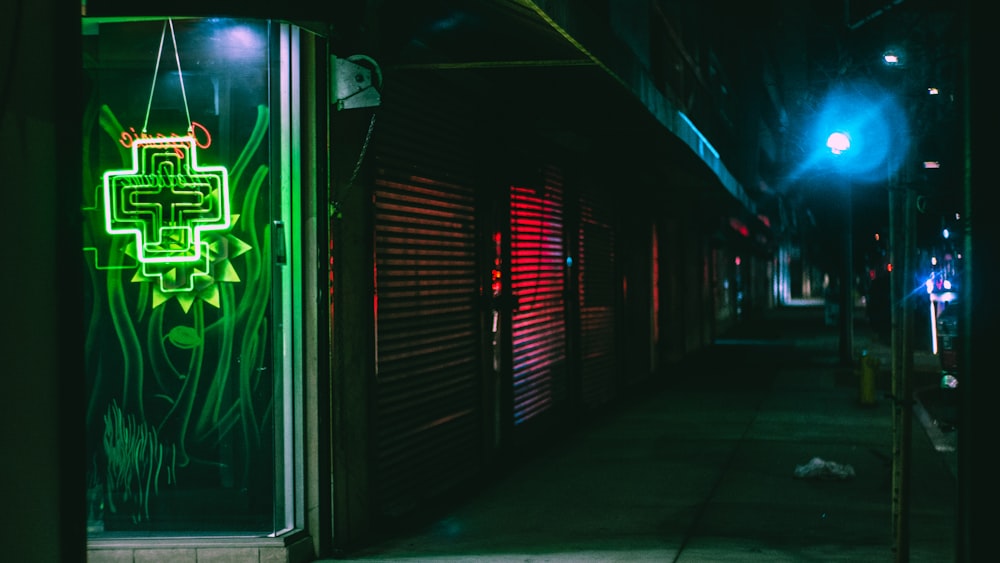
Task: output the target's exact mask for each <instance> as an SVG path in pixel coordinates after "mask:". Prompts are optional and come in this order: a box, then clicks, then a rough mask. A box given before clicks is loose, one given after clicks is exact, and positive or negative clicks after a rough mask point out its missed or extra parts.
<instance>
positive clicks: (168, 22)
mask: <svg viewBox="0 0 1000 563" xmlns="http://www.w3.org/2000/svg"><path fill="white" fill-rule="evenodd" d="M167 25H169V26H170V39H171V41H173V44H174V58H175V59H176V60H177V79H178V80H180V83H181V98H183V99H184V114H185V115H186V116H187V123H188V128H187V132H188V134H191V133H194V125H193V124H192V122H191V111H190V110H189V109H188V100H187V92H186V91H185V90H184V73H183V72H181V54H180V53H179V52H178V51H177V35H176V34H175V33H174V20H173V19H171V18H168V19H167V20H165V21H164V22H163V31H162V32H161V33H160V48H159V49H157V52H156V66H155V67H154V68H153V84H152V85H151V86H150V88H149V102H148V103H147V104H146V119H145V120H144V121H143V122H142V132H143V133H145V132H146V128H147V126H148V125H149V113H150V111H152V109H153V93H154V92H155V91H156V77H157V75H159V73H160V59H161V58H162V57H163V42H164V40H165V39H166V38H167Z"/></svg>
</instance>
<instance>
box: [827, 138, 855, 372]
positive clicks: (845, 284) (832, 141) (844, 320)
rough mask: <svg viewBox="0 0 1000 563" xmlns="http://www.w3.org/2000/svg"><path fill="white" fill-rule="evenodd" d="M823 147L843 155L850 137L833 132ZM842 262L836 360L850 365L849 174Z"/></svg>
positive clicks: (851, 233) (851, 223)
mask: <svg viewBox="0 0 1000 563" xmlns="http://www.w3.org/2000/svg"><path fill="white" fill-rule="evenodd" d="M826 146H827V148H828V149H830V152H831V153H833V154H834V155H843V154H844V153H846V152H847V151H849V150H850V149H851V136H850V134H848V133H847V132H846V131H834V132H833V133H831V134H830V136H829V137H827V139H826ZM844 178H845V180H846V186H844V233H843V235H844V263H843V273H842V274H841V276H842V278H841V282H840V315H839V323H840V363H841V364H842V365H844V366H850V365H852V364H853V362H854V209H853V204H854V202H853V198H852V196H851V176H850V173H847V174H845V175H844Z"/></svg>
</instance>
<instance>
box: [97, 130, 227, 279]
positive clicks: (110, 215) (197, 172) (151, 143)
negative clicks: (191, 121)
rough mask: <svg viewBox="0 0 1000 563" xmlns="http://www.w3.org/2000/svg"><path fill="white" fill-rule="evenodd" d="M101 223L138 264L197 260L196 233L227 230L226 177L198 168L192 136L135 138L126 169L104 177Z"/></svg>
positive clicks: (216, 168) (215, 169) (198, 243)
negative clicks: (129, 246)
mask: <svg viewBox="0 0 1000 563" xmlns="http://www.w3.org/2000/svg"><path fill="white" fill-rule="evenodd" d="M104 220H105V228H106V229H107V231H108V233H109V234H112V235H132V236H134V237H135V239H136V249H137V256H138V260H139V262H141V263H143V264H152V263H160V264H167V263H177V262H200V261H202V260H203V259H202V246H203V245H202V233H204V232H206V231H222V230H226V229H228V228H229V227H230V216H229V173H228V171H227V170H226V168H225V167H223V166H199V165H198V160H197V148H196V146H195V138H194V137H190V136H189V137H169V138H155V139H138V140H136V141H134V142H133V143H132V168H130V169H127V170H109V171H107V172H105V173H104Z"/></svg>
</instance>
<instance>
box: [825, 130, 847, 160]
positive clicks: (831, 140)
mask: <svg viewBox="0 0 1000 563" xmlns="http://www.w3.org/2000/svg"><path fill="white" fill-rule="evenodd" d="M826 146H827V148H828V149H830V152H832V153H833V154H843V153H844V152H845V151H847V149H849V148H851V136H850V135H848V134H847V133H844V132H843V131H834V132H833V133H831V134H830V136H829V137H827V139H826Z"/></svg>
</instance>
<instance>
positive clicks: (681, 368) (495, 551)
mask: <svg viewBox="0 0 1000 563" xmlns="http://www.w3.org/2000/svg"><path fill="white" fill-rule="evenodd" d="M855 319H856V324H855V326H856V328H855V341H854V343H855V350H856V351H857V353H858V354H859V355H860V354H861V353H862V351H865V353H867V354H870V355H871V356H872V357H875V358H878V359H879V360H880V361H879V363H880V369H879V370H877V376H876V378H875V385H876V390H877V393H876V394H875V400H874V401H871V400H865V397H868V395H866V394H865V393H862V390H861V383H860V382H861V379H860V370H859V369H858V366H859V365H860V362H856V365H854V366H842V365H841V362H840V361H839V359H838V350H839V348H838V338H839V334H838V329H837V327H831V326H829V325H828V324H827V323H825V322H824V315H823V310H822V308H819V307H797V308H792V307H786V308H782V309H779V310H776V311H773V312H771V313H768V316H767V317H766V318H763V319H759V320H756V321H754V322H750V323H747V324H746V325H745V326H742V327H741V328H739V329H738V330H735V331H733V332H732V333H731V334H727V335H725V337H724V338H720V339H718V340H717V341H716V343H715V344H714V345H713V346H712V347H711V348H710V349H708V350H706V351H705V353H702V354H698V355H696V356H695V357H692V358H690V359H689V360H687V361H685V362H684V364H682V365H678V366H672V367H670V368H669V374H668V375H669V377H668V378H664V379H669V381H667V382H663V383H655V382H654V383H651V385H650V387H649V388H647V389H643V390H641V392H636V393H634V394H630V396H629V397H628V398H627V399H625V400H622V401H620V404H619V406H617V407H616V408H615V409H614V410H612V411H610V412H608V413H606V414H604V415H601V416H599V417H596V418H594V419H592V420H590V421H588V422H587V423H586V424H585V425H583V426H581V427H579V428H578V429H577V430H576V431H575V432H573V433H572V434H571V435H569V436H567V437H566V438H565V439H564V440H562V441H560V442H559V443H558V444H554V445H552V446H551V447H550V448H548V449H547V450H545V451H541V452H538V453H536V454H533V455H532V456H531V457H529V458H527V459H525V460H523V462H521V463H518V464H515V465H514V466H513V467H512V468H511V469H510V470H509V471H506V472H505V473H504V474H503V475H501V476H499V477H498V478H497V479H495V480H492V481H490V482H489V483H486V484H484V485H483V487H482V488H481V489H479V490H477V491H476V492H475V493H473V494H471V495H470V496H469V497H468V498H465V499H463V500H462V501H461V502H458V503H457V504H455V505H453V506H449V507H442V509H441V511H440V512H439V513H438V514H436V515H435V516H434V517H431V518H427V519H426V520H425V521H423V522H419V523H414V525H412V526H411V527H409V528H405V529H400V530H395V531H393V532H392V533H390V534H386V535H385V536H384V537H380V538H378V539H377V540H375V541H373V542H372V543H370V544H369V545H367V546H365V547H363V548H360V549H357V550H354V551H352V552H349V553H343V554H340V555H338V556H337V557H336V558H335V559H325V560H322V561H327V562H332V561H369V562H390V561H391V562H442V563H444V562H449V563H454V562H465V561H470V562H570V561H572V562H587V561H608V562H612V561H630V562H631V561H662V562H676V563H696V562H713V563H724V562H741V563H746V562H758V561H760V562H763V561H766V562H770V563H774V562H820V561H821V562H846V561H850V562H879V561H913V562H924V561H926V562H933V563H946V562H948V561H954V560H955V553H956V548H955V546H956V540H957V538H956V524H955V522H956V506H957V497H956V472H955V459H954V458H955V451H954V444H955V441H954V440H955V436H956V435H957V432H958V430H957V429H955V428H954V426H953V425H951V424H950V421H948V420H947V417H948V415H949V411H948V406H949V405H948V404H947V403H948V401H947V397H941V396H939V394H937V393H935V392H934V389H935V387H934V385H935V381H936V379H939V376H940V364H939V363H938V362H937V357H936V356H934V355H933V354H931V353H930V352H929V351H925V350H924V351H921V350H918V351H917V353H915V357H914V376H913V381H914V388H915V389H917V390H919V391H920V392H919V393H916V394H915V395H916V397H915V398H917V399H918V401H916V402H915V403H914V407H913V418H912V421H913V426H912V434H911V452H912V453H911V456H912V457H911V462H910V464H909V465H908V467H906V468H904V469H903V471H905V474H906V475H908V477H909V482H910V487H909V490H908V491H904V492H902V493H901V494H900V496H899V497H897V498H898V499H903V500H902V501H898V500H895V501H894V499H893V495H892V483H893V466H894V462H893V453H892V452H893V447H892V444H893V423H892V410H893V408H892V405H893V404H894V403H893V399H892V398H891V396H890V394H891V383H890V372H891V369H890V366H891V361H890V358H891V355H890V349H889V347H888V346H887V345H885V344H884V343H880V342H878V341H877V339H876V338H874V336H873V335H872V334H871V331H870V330H868V329H867V324H866V321H865V320H864V319H865V317H864V313H863V310H860V311H859V313H858V314H857V315H855ZM633 395H634V396H633ZM921 397H923V398H924V400H923V401H921V400H919V399H920V398H921ZM924 403H928V404H927V405H925V404H924ZM949 448H950V449H949ZM895 465H896V468H897V469H900V468H901V467H903V466H902V465H901V464H895ZM901 507H906V508H905V509H904V508H901ZM899 522H903V523H905V525H901V526H897V523H899Z"/></svg>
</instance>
